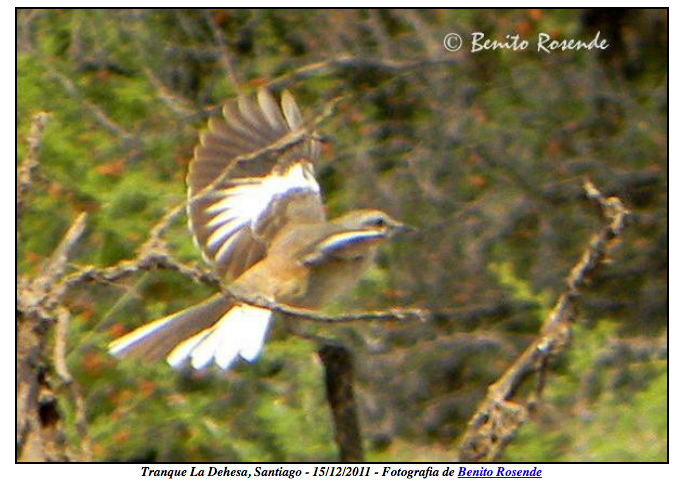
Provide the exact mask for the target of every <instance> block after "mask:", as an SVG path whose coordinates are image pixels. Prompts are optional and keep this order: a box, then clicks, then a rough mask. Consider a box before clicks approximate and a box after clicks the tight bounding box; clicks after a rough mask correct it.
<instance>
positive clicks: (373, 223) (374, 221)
mask: <svg viewBox="0 0 688 486" xmlns="http://www.w3.org/2000/svg"><path fill="white" fill-rule="evenodd" d="M368 224H369V225H370V226H376V227H378V228H380V227H382V226H386V224H387V223H386V221H385V220H384V219H382V218H375V219H371V220H370V221H369V223H368Z"/></svg>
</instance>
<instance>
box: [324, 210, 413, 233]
mask: <svg viewBox="0 0 688 486" xmlns="http://www.w3.org/2000/svg"><path fill="white" fill-rule="evenodd" d="M334 222H336V223H338V224H341V225H342V226H344V227H346V228H348V229H352V230H355V229H375V230H379V231H381V232H384V234H385V236H387V237H389V236H393V235H395V234H398V233H403V232H407V231H412V230H414V228H413V227H411V226H408V225H406V224H404V223H402V222H401V221H398V220H396V219H394V218H393V217H391V216H390V215H389V214H387V213H385V212H383V211H380V210H379V209H358V210H355V211H350V212H348V213H346V214H344V215H343V216H340V217H339V218H337V219H335V220H334Z"/></svg>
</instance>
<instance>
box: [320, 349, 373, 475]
mask: <svg viewBox="0 0 688 486" xmlns="http://www.w3.org/2000/svg"><path fill="white" fill-rule="evenodd" d="M318 356H320V360H321V361H322V363H323V366H324V368H325V389H326V390H327V401H328V402H329V404H330V410H331V411H332V420H333V421H334V429H335V434H334V435H335V442H336V443H337V446H338V447H339V460H340V461H342V462H363V461H365V458H364V455H363V441H362V439H361V430H360V426H359V422H358V412H357V409H356V394H355V393H354V375H355V367H354V359H353V356H352V354H351V352H350V351H349V350H348V349H346V348H345V347H343V346H341V345H332V344H324V345H323V346H321V347H320V349H319V350H318Z"/></svg>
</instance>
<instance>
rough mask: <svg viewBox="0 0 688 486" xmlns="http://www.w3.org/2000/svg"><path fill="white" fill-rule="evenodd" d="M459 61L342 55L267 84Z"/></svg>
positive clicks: (282, 84) (278, 87)
mask: <svg viewBox="0 0 688 486" xmlns="http://www.w3.org/2000/svg"><path fill="white" fill-rule="evenodd" d="M457 62H459V59H458V58H456V57H454V58H451V57H442V58H428V59H421V60H418V61H406V60H396V59H378V58H366V57H356V56H340V57H336V58H333V59H327V60H325V61H318V62H314V63H311V64H307V65H305V66H301V67H300V68H297V69H295V70H293V71H291V72H289V73H287V74H284V75H282V76H280V77H278V78H275V79H273V80H272V81H270V82H269V83H268V84H267V86H268V87H269V88H270V89H273V90H278V91H279V90H281V89H284V88H286V87H287V86H290V85H291V84H293V83H294V82H296V81H301V80H304V79H308V78H310V77H313V76H319V75H322V74H327V73H330V72H332V71H337V70H345V69H376V70H379V71H385V72H390V73H398V72H402V71H410V70H413V69H420V68H424V67H428V66H441V65H451V64H456V63H457Z"/></svg>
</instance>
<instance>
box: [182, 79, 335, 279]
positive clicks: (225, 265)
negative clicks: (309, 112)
mask: <svg viewBox="0 0 688 486" xmlns="http://www.w3.org/2000/svg"><path fill="white" fill-rule="evenodd" d="M302 123H303V122H302V117H301V112H300V110H299V108H298V106H297V104H296V101H295V100H294V98H293V97H292V96H291V95H290V94H289V93H286V92H285V93H283V95H282V100H281V104H278V103H277V102H276V101H275V99H274V98H273V97H272V95H271V94H270V93H269V92H268V91H267V90H261V91H260V92H259V93H258V96H257V99H249V98H244V97H241V98H239V99H238V100H237V102H236V103H227V104H225V105H224V107H223V116H222V118H213V119H211V120H210V122H209V124H208V130H207V131H206V132H205V133H203V134H202V135H201V136H200V143H199V145H198V146H197V147H196V149H195V151H194V158H193V160H192V161H191V164H190V166H189V175H188V178H187V182H188V186H189V203H188V206H187V209H188V213H189V226H190V228H191V231H192V233H193V235H194V240H195V241H196V243H197V244H198V246H199V247H200V248H201V250H202V252H203V255H204V257H205V258H206V260H207V261H209V262H210V263H211V264H213V266H214V268H215V270H216V271H217V273H218V274H219V275H220V276H223V277H227V278H228V279H230V280H233V279H234V278H236V277H238V276H239V275H240V274H241V273H243V272H244V271H245V270H246V269H248V268H249V267H250V266H252V265H253V264H255V263H256V262H257V261H259V260H260V259H262V258H264V256H265V251H266V247H267V245H268V244H269V241H270V239H271V238H272V237H273V236H274V235H275V234H276V233H277V232H279V230H280V229H281V228H283V227H284V226H285V225H287V224H291V223H308V222H320V221H324V220H325V213H324V208H323V206H322V202H321V198H320V188H319V186H318V183H317V181H316V179H315V176H314V171H313V163H314V162H315V160H316V159H317V156H318V153H319V143H318V142H317V141H315V140H313V139H311V140H306V141H304V142H302V143H300V144H297V145H296V146H294V147H291V148H290V149H288V150H287V151H286V152H285V153H283V154H281V155H279V156H264V157H260V158H257V159H255V160H250V161H247V162H239V163H237V162H235V159H236V158H237V157H239V156H241V155H245V154H249V153H253V152H256V151H258V150H261V149H263V148H265V147H267V146H270V145H272V144H274V143H275V142H277V141H278V140H279V139H280V138H282V137H284V136H286V135H287V134H288V133H289V132H290V131H292V130H296V129H298V128H300V127H301V126H302ZM232 164H234V165H233V166H232ZM225 171H228V174H227V177H226V178H225V180H223V181H222V182H221V183H220V182H218V181H217V179H218V178H219V177H220V176H221V175H222V174H223V173H224V172H225ZM211 185H213V187H214V189H213V190H210V191H207V190H206V188H207V187H208V186H211ZM204 191H205V192H206V194H204V195H203V196H199V194H200V193H202V192H204Z"/></svg>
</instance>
